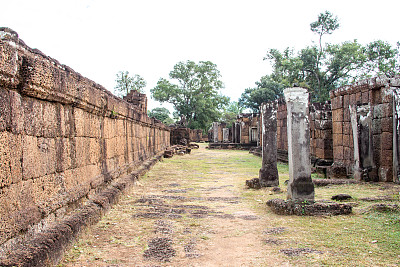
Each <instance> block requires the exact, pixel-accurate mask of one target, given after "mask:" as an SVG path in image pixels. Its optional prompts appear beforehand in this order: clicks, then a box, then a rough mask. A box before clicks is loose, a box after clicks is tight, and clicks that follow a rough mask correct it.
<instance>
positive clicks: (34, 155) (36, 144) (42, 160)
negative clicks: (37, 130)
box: [22, 136, 56, 180]
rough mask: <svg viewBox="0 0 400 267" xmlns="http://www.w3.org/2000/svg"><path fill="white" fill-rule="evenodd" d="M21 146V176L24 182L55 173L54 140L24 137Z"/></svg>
mask: <svg viewBox="0 0 400 267" xmlns="http://www.w3.org/2000/svg"><path fill="white" fill-rule="evenodd" d="M23 144H24V145H23V152H22V153H23V154H22V155H23V163H22V166H23V169H22V171H23V173H22V174H23V178H24V179H25V180H27V179H30V178H36V177H40V176H43V175H46V174H51V173H54V172H55V171H56V145H55V139H52V138H38V137H34V136H25V138H24V141H23Z"/></svg>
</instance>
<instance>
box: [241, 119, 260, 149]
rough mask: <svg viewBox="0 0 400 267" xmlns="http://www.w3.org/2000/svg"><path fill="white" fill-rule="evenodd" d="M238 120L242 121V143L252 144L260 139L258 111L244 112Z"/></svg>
mask: <svg viewBox="0 0 400 267" xmlns="http://www.w3.org/2000/svg"><path fill="white" fill-rule="evenodd" d="M237 122H238V123H240V143H241V144H250V143H254V144H257V142H258V141H259V140H260V135H259V133H260V132H261V131H259V127H260V116H259V114H258V113H243V114H240V115H239V116H238V119H237Z"/></svg>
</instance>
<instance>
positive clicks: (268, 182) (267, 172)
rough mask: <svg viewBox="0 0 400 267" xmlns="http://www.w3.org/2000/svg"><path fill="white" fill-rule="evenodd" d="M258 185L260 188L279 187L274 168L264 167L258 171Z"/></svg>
mask: <svg viewBox="0 0 400 267" xmlns="http://www.w3.org/2000/svg"><path fill="white" fill-rule="evenodd" d="M259 178H260V185H261V187H273V186H278V185H279V175H278V169H277V168H276V166H268V165H267V166H265V167H263V168H261V169H260V174H259Z"/></svg>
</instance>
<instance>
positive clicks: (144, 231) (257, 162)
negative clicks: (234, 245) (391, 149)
mask: <svg viewBox="0 0 400 267" xmlns="http://www.w3.org/2000/svg"><path fill="white" fill-rule="evenodd" d="M200 146H201V148H204V146H205V144H200ZM203 154H204V155H205V156H202V155H203ZM191 158H195V160H189V159H191ZM260 167H261V158H259V157H256V156H254V155H251V154H249V153H248V152H247V151H238V150H216V151H210V152H207V153H205V152H204V150H202V149H200V150H193V151H192V155H184V156H175V157H173V158H171V159H165V160H164V161H162V162H160V163H158V164H156V165H155V166H154V167H153V169H152V170H151V171H150V172H149V173H148V174H147V175H146V177H143V178H141V180H140V183H142V184H143V188H144V189H143V190H150V191H151V190H152V188H156V189H157V188H158V190H162V189H163V187H164V186H165V185H166V184H171V183H179V185H180V186H178V187H176V189H188V188H192V189H193V190H188V191H187V193H186V194H185V196H187V197H193V196H199V194H200V193H199V192H200V190H201V189H203V188H204V186H222V185H232V186H231V187H229V190H232V191H235V193H237V195H239V196H241V197H242V198H243V200H242V202H243V203H246V204H247V205H248V206H249V207H251V209H252V210H253V211H254V212H255V213H256V214H257V215H258V216H260V217H261V218H262V220H264V221H262V223H264V222H267V223H268V227H285V228H286V229H287V230H286V231H284V232H283V233H281V234H279V235H272V236H270V237H271V238H277V239H279V240H281V241H282V242H283V243H282V244H278V245H268V244H265V245H264V246H266V247H265V248H266V249H272V250H273V251H274V253H276V254H277V255H278V256H279V257H283V258H285V261H288V262H289V263H290V264H291V265H295V266H398V265H400V213H397V212H376V211H371V210H370V209H369V207H370V206H371V205H373V204H377V203H388V204H398V203H399V200H400V199H399V191H400V186H395V185H393V186H391V187H390V186H389V187H388V186H387V185H388V184H384V183H373V184H369V183H365V184H349V185H340V186H339V185H332V186H326V187H316V188H315V198H316V200H329V199H330V198H331V197H332V196H333V195H335V194H339V193H346V194H349V195H351V196H352V197H353V199H351V200H350V202H352V203H354V204H355V205H356V206H355V207H354V208H353V213H352V214H351V215H343V216H318V217H306V216H282V215H276V214H274V213H273V212H272V211H271V210H270V209H269V208H268V207H267V206H266V205H265V203H266V202H267V201H268V200H269V199H273V198H281V199H286V185H284V182H285V181H286V180H288V179H289V168H288V165H287V164H282V163H279V164H278V171H279V184H280V188H281V192H279V193H275V192H273V191H272V190H271V188H263V189H260V190H254V189H249V188H247V187H246V186H245V180H247V179H251V178H255V177H258V174H259V170H260ZM222 176H224V177H228V178H229V179H226V180H224V182H222V181H221V180H219V177H222ZM312 178H313V179H316V178H322V175H321V174H313V175H312ZM166 179H167V180H166ZM200 182H202V183H200ZM224 183H225V184H224ZM133 194H134V193H132V195H133ZM385 195H390V196H395V197H396V198H397V201H392V202H387V201H376V202H367V201H362V200H361V199H362V198H365V197H377V196H385ZM137 197H138V196H136V197H131V196H124V197H123V198H122V199H121V205H119V204H118V205H116V207H117V208H116V209H115V210H114V209H112V210H110V211H109V212H108V213H107V214H106V215H105V217H104V218H103V219H102V220H101V222H99V224H98V225H97V228H98V229H99V231H100V232H101V231H103V232H108V231H110V230H111V229H112V227H113V224H112V223H113V222H121V223H124V222H126V223H128V222H129V223H133V225H135V227H137V229H135V233H136V235H135V237H136V238H132V240H127V239H126V238H121V237H119V235H121V234H120V233H118V236H116V235H113V236H110V238H109V242H111V243H113V244H119V245H123V246H129V247H130V246H133V244H135V243H136V244H137V246H139V247H141V248H145V247H146V244H147V243H146V239H145V238H138V237H140V236H146V235H151V234H152V231H153V230H152V229H153V228H154V224H153V222H152V221H146V220H144V219H141V218H132V216H131V215H132V214H133V213H134V212H135V208H134V207H133V206H134V205H132V206H124V205H123V204H124V203H130V202H132V201H134V199H136V198H137ZM165 203H166V204H173V202H172V201H171V202H169V200H168V199H165ZM188 204H189V203H188ZM190 204H194V205H195V204H200V205H201V202H196V201H192V202H190ZM209 204H210V207H211V208H213V205H221V204H218V203H209ZM227 206H229V205H227ZM234 209H235V207H234V206H232V212H234V211H235V210H234ZM227 213H229V211H227ZM178 221H179V224H178V223H177V224H176V225H180V226H179V228H177V229H175V230H176V232H175V234H176V235H177V239H178V240H180V241H181V242H183V243H185V242H187V241H189V240H190V238H192V237H195V236H197V237H198V238H199V239H200V240H201V241H202V242H211V241H212V239H213V236H212V234H210V233H208V232H207V231H208V229H209V228H210V227H211V226H210V225H205V224H204V223H203V221H201V220H196V219H193V218H189V217H188V215H184V216H182V218H181V219H178V220H177V222H178ZM260 223H261V221H260ZM185 228H188V229H191V231H192V233H191V234H190V235H185V234H183V230H184V229H185ZM245 234H246V232H242V231H241V230H240V229H238V230H237V232H234V231H233V232H232V233H230V235H233V236H236V235H245ZM260 235H262V233H260ZM89 236H90V235H89ZM90 242H91V239H90V238H89V239H88V240H87V241H79V242H78V243H77V244H76V247H74V248H73V249H72V250H71V251H70V252H69V254H67V255H66V258H65V260H66V261H67V262H68V261H71V262H73V261H74V259H76V258H77V257H79V255H80V254H82V252H81V251H83V252H85V253H89V255H90V254H91V255H93V257H94V256H96V257H101V253H100V252H99V251H97V252H96V250H95V249H93V248H92V246H91V243H90ZM268 246H270V247H268ZM271 246H272V248H271ZM287 248H312V249H315V250H319V251H322V252H323V254H316V253H310V254H305V255H299V256H292V257H288V256H285V255H284V254H282V253H280V252H279V250H281V249H287Z"/></svg>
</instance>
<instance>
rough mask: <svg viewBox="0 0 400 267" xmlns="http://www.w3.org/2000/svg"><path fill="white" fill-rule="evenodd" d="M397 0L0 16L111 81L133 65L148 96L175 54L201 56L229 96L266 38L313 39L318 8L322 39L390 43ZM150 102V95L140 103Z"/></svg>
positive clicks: (53, 1)
mask: <svg viewBox="0 0 400 267" xmlns="http://www.w3.org/2000/svg"><path fill="white" fill-rule="evenodd" d="M396 2H398V1H395V0H391V1H389V0H380V1H365V0H363V1H359V0H346V1H343V0H335V1H324V0H316V1H314V0H311V1H307V0H303V1H299V0H297V1H296V0H293V1H291V0H275V1H269V0H263V1H261V0H260V1H258V0H246V1H235V0H213V1H211V0H201V1H197V0H196V1H194V0H141V1H138V0H131V1H128V0H126V1H123V0H108V1H105V0H68V1H60V0H49V1H45V0H0V26H3V27H9V28H11V29H13V30H15V31H16V32H18V34H19V37H20V38H21V39H22V40H24V41H25V43H26V44H27V45H28V46H30V47H32V48H38V49H39V50H41V51H42V52H43V53H45V54H46V55H48V56H50V57H52V58H55V59H57V60H58V61H59V62H60V63H62V64H65V65H68V66H69V67H71V68H72V69H74V70H75V71H77V72H79V73H81V74H82V75H83V76H85V77H88V78H89V79H91V80H93V81H95V82H96V83H99V84H101V85H103V86H104V87H106V88H107V89H108V90H110V91H113V88H114V86H115V75H116V73H117V72H118V71H121V70H127V71H129V72H130V73H131V74H134V73H136V74H139V75H141V76H142V77H143V78H144V79H145V80H146V81H147V87H146V88H145V90H146V93H147V94H148V96H150V88H153V87H154V86H155V85H156V83H157V81H158V79H159V78H160V77H164V78H168V74H169V72H170V71H171V70H172V68H173V66H174V65H175V64H176V63H177V62H179V61H186V60H193V61H196V62H198V61H200V60H203V61H206V60H210V61H212V62H213V63H215V64H217V66H218V69H219V70H220V72H221V74H222V78H221V80H222V81H223V82H224V84H225V89H223V91H222V93H223V94H224V95H228V96H230V97H231V100H237V99H238V98H239V97H240V95H241V93H242V92H243V91H244V89H245V88H248V87H253V86H254V83H255V82H256V81H257V80H259V78H260V77H261V76H263V75H266V74H269V73H270V70H271V67H270V64H269V62H268V61H263V57H264V56H265V55H266V53H267V51H268V50H269V49H270V48H277V49H279V50H283V49H284V48H286V47H294V48H295V49H297V50H298V49H301V48H303V47H305V46H307V45H311V44H312V42H313V41H317V36H316V35H314V34H313V33H312V32H311V31H310V23H311V22H313V21H315V20H316V19H317V17H318V14H319V13H321V12H324V11H325V10H328V11H330V12H332V13H333V14H334V15H336V16H338V18H339V21H340V24H341V27H340V29H338V30H337V31H336V32H335V33H334V34H333V35H331V36H329V37H327V38H326V39H325V40H326V41H329V42H334V43H340V42H343V41H347V40H353V39H358V40H359V41H360V42H361V43H364V44H365V43H368V42H371V41H374V40H378V39H381V40H384V41H388V42H389V43H391V44H392V45H394V44H395V43H396V42H397V41H400V36H399V33H400V19H399V10H400V9H399V4H396ZM149 98H150V97H149ZM149 100H150V99H149ZM156 106H159V104H158V103H156V102H154V101H151V100H150V101H149V109H152V108H154V107H156Z"/></svg>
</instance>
